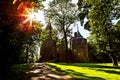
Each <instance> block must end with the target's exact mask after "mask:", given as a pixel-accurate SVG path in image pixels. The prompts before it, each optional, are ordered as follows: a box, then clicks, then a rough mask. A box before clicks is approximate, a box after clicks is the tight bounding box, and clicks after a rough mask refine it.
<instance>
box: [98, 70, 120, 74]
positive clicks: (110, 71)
mask: <svg viewBox="0 0 120 80" xmlns="http://www.w3.org/2000/svg"><path fill="white" fill-rule="evenodd" d="M97 71H104V72H106V73H110V74H111V73H112V74H118V75H120V71H114V70H102V69H98V70H97Z"/></svg>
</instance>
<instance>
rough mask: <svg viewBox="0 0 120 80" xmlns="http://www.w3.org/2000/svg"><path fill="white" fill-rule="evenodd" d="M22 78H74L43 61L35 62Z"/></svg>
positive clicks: (52, 79) (31, 79)
mask: <svg viewBox="0 0 120 80" xmlns="http://www.w3.org/2000/svg"><path fill="white" fill-rule="evenodd" d="M23 80H76V79H74V78H72V77H71V76H69V75H66V74H65V73H61V72H58V71H56V70H55V69H52V68H50V67H49V66H47V65H46V64H45V63H35V64H34V65H33V68H32V70H30V71H28V72H26V76H25V77H24V79H23Z"/></svg>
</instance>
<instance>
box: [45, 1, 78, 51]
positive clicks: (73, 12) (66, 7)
mask: <svg viewBox="0 0 120 80" xmlns="http://www.w3.org/2000/svg"><path fill="white" fill-rule="evenodd" d="M45 15H46V17H47V18H48V19H51V22H52V23H53V24H54V25H55V28H56V30H57V32H58V35H59V36H60V37H61V38H62V39H63V40H64V41H65V49H66V52H67V50H68V41H67V38H68V36H71V30H72V29H71V28H70V25H71V24H72V23H74V22H75V20H76V19H78V18H77V7H76V5H75V4H73V3H71V0H53V1H52V2H50V3H49V8H48V9H47V10H45ZM48 19H47V20H48Z"/></svg>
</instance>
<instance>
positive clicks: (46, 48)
mask: <svg viewBox="0 0 120 80" xmlns="http://www.w3.org/2000/svg"><path fill="white" fill-rule="evenodd" d="M52 29H53V28H52V26H51V23H50V22H48V25H47V26H46V30H50V32H49V33H48V34H49V36H48V38H47V39H46V40H45V41H43V44H42V45H41V51H40V54H41V58H40V61H41V62H44V61H45V62H46V61H53V60H55V59H56V57H57V54H56V41H55V40H53V39H52V36H53V35H52Z"/></svg>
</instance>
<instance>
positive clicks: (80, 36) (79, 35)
mask: <svg viewBox="0 0 120 80" xmlns="http://www.w3.org/2000/svg"><path fill="white" fill-rule="evenodd" d="M77 37H78V38H83V36H82V35H81V33H80V31H79V30H78V29H77Z"/></svg>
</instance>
